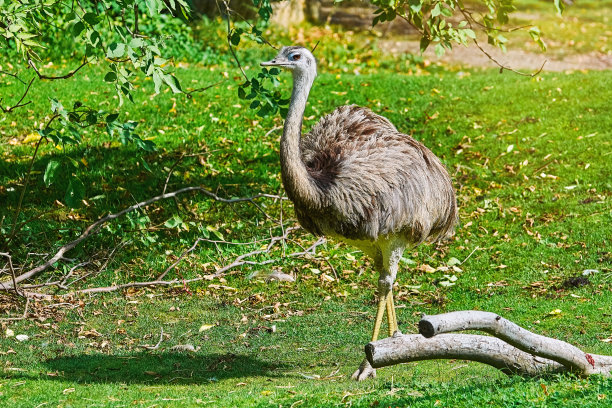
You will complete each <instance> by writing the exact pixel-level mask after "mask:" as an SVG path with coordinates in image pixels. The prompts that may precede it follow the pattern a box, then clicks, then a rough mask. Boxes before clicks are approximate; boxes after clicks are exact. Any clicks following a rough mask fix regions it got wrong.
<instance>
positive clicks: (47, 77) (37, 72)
mask: <svg viewBox="0 0 612 408" xmlns="http://www.w3.org/2000/svg"><path fill="white" fill-rule="evenodd" d="M87 64H89V60H88V59H87V57H85V58H84V59H83V63H82V64H81V65H79V66H78V67H77V68H76V69H75V70H74V71H70V72H68V73H67V74H65V75H60V76H48V75H43V74H41V73H40V71H39V70H38V68H36V65H34V61H32V60H31V59H28V65H30V66H31V67H32V69H33V70H34V72H36V75H38V78H39V79H49V80H56V79H68V78H70V77H72V76H73V75H74V74H76V73H77V72H79V70H80V69H81V68H83V67H84V66H85V65H87Z"/></svg>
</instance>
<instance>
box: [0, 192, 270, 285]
mask: <svg viewBox="0 0 612 408" xmlns="http://www.w3.org/2000/svg"><path fill="white" fill-rule="evenodd" d="M192 191H197V192H200V193H203V194H204V195H206V196H208V197H210V198H212V199H213V200H215V201H219V202H222V203H226V204H232V203H239V202H249V203H251V204H253V205H254V206H255V207H256V208H259V209H260V210H261V208H260V207H259V206H258V205H257V203H256V202H255V200H256V199H258V198H262V197H277V196H273V195H270V194H257V195H254V196H251V197H240V198H231V199H227V198H222V197H219V196H218V195H217V194H215V193H213V192H212V191H209V190H207V189H205V188H202V187H197V186H196V187H185V188H182V189H180V190H176V191H174V192H171V193H166V194H161V195H159V196H156V197H153V198H150V199H148V200H145V201H141V202H139V203H136V204H134V205H132V206H130V207H128V208H125V209H123V210H121V211H119V212H117V213H114V214H109V215H107V216H105V217H103V218H100V219H99V220H98V221H96V222H94V223H93V224H91V225H90V226H89V227H87V228H86V229H85V231H83V233H82V234H81V235H80V236H79V237H78V238H77V239H75V240H73V241H71V242H69V243H67V244H65V245H63V246H62V247H60V249H59V250H58V251H57V252H56V253H55V255H53V256H52V257H51V258H50V259H49V260H47V261H46V262H45V263H43V264H41V265H39V266H37V267H35V268H33V269H30V270H29V271H28V272H25V273H23V274H21V275H19V276H17V277H16V278H15V282H14V283H13V282H11V281H3V282H0V290H9V289H12V288H14V285H15V284H16V283H19V282H22V281H24V280H26V279H30V278H31V277H33V276H35V275H37V274H39V273H40V272H42V271H44V270H46V269H47V268H49V267H50V266H51V265H53V264H54V263H56V262H57V261H59V260H61V259H62V258H64V254H65V253H66V252H68V251H70V250H71V249H73V248H74V247H76V246H77V245H78V244H80V243H81V242H82V241H84V240H85V239H87V238H88V237H90V236H91V235H94V234H96V233H97V232H98V231H99V230H100V228H101V227H102V225H104V224H106V223H107V222H109V221H112V220H114V219H116V218H119V217H121V216H122V215H124V214H126V213H129V212H131V211H134V210H137V209H139V208H142V207H145V206H147V205H150V204H153V203H155V202H157V201H160V200H165V199H168V198H173V197H176V196H178V195H180V194H184V193H188V192H192ZM262 211H263V210H262ZM264 214H265V212H264Z"/></svg>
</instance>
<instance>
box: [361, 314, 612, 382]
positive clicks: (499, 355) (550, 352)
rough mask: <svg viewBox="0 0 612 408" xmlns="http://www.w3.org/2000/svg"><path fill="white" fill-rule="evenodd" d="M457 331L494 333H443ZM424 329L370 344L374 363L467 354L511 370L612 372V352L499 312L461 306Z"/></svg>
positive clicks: (428, 319)
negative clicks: (585, 347) (583, 346)
mask: <svg viewBox="0 0 612 408" xmlns="http://www.w3.org/2000/svg"><path fill="white" fill-rule="evenodd" d="M458 330H481V331H484V332H487V333H489V334H491V335H493V336H495V337H490V336H479V335H467V334H443V333H448V332H453V331H458ZM419 331H420V332H421V335H417V334H408V335H397V336H395V337H390V338H386V339H383V340H379V341H375V342H371V343H369V344H367V345H366V347H365V352H366V357H367V358H368V360H369V362H370V364H371V365H372V367H374V368H378V367H384V366H388V365H393V364H398V363H405V362H409V361H419V360H432V359H462V360H471V361H478V362H481V363H485V364H489V365H491V366H493V367H496V368H498V369H500V370H502V371H503V372H505V373H508V374H520V375H528V376H532V375H540V374H543V373H546V372H572V373H574V374H577V375H582V376H587V375H591V374H603V375H606V376H610V375H612V356H602V355H597V354H589V353H585V352H583V351H582V350H580V349H579V348H577V347H575V346H572V345H571V344H569V343H566V342H564V341H561V340H556V339H552V338H549V337H545V336H541V335H538V334H535V333H532V332H530V331H528V330H526V329H524V328H522V327H520V326H518V325H516V324H514V323H512V322H510V321H508V320H506V319H504V318H502V317H501V316H498V315H496V314H495V313H489V312H478V311H462V312H452V313H445V314H441V315H434V316H423V318H422V319H421V321H420V322H419ZM434 336H435V337H434Z"/></svg>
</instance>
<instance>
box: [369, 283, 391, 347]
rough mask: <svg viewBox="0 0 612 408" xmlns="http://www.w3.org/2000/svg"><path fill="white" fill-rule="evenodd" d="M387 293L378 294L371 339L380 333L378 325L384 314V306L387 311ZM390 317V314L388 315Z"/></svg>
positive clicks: (374, 339)
mask: <svg viewBox="0 0 612 408" xmlns="http://www.w3.org/2000/svg"><path fill="white" fill-rule="evenodd" d="M389 293H390V292H388V293H385V294H380V295H379V296H378V309H377V310H376V320H375V321H374V331H373V332H372V341H376V340H378V334H379V333H380V325H381V324H382V319H383V316H384V315H385V307H386V308H387V312H388V311H389V302H388V301H387V299H388V297H389ZM389 317H390V316H389Z"/></svg>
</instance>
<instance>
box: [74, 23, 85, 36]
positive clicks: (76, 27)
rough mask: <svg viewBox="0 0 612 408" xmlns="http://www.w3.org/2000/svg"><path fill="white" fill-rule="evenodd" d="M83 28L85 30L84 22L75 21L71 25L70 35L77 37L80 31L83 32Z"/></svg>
mask: <svg viewBox="0 0 612 408" xmlns="http://www.w3.org/2000/svg"><path fill="white" fill-rule="evenodd" d="M83 30H85V24H83V22H82V21H77V22H76V23H75V24H74V25H73V26H72V36H73V37H78V36H79V35H81V33H82V32H83Z"/></svg>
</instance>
